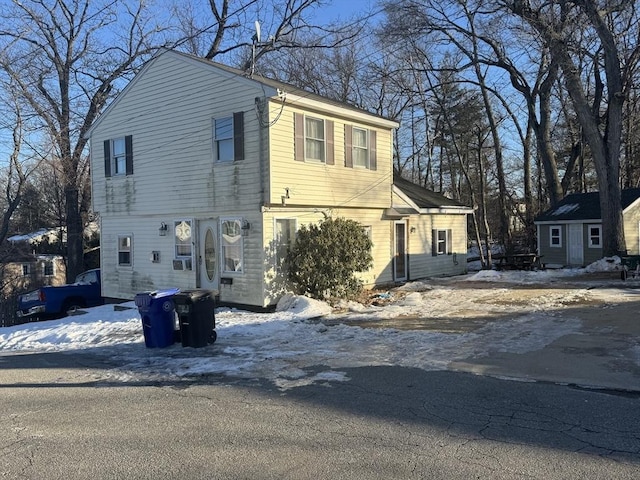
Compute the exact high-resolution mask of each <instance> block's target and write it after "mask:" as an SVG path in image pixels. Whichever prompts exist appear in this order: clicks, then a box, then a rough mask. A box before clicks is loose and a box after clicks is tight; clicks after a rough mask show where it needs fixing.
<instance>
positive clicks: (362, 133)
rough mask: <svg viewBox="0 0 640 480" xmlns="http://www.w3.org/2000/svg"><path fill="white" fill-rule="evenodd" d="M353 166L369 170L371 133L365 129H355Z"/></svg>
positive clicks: (352, 146) (352, 145)
mask: <svg viewBox="0 0 640 480" xmlns="http://www.w3.org/2000/svg"><path fill="white" fill-rule="evenodd" d="M351 142H352V144H351V149H352V151H351V154H352V155H353V166H354V167H363V168H369V132H368V130H365V129H364V128H357V127H353V130H352V137H351Z"/></svg>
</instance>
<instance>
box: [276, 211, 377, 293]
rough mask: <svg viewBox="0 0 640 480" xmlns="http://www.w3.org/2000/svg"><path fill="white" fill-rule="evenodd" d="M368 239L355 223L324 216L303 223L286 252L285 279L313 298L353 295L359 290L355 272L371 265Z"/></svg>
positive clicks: (297, 289) (360, 288)
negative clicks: (318, 222) (286, 276)
mask: <svg viewBox="0 0 640 480" xmlns="http://www.w3.org/2000/svg"><path fill="white" fill-rule="evenodd" d="M372 264H373V257H372V256H371V239H369V236H368V235H367V233H366V231H365V229H364V228H363V227H362V225H360V224H359V223H358V222H356V221H354V220H348V219H344V218H337V219H332V218H327V219H325V220H323V221H322V222H321V223H320V224H318V225H303V226H302V227H301V228H300V229H299V230H298V232H297V234H296V240H295V243H294V244H293V246H292V247H291V249H290V250H289V252H288V254H287V267H288V268H287V271H288V278H289V280H290V281H291V282H292V284H293V286H294V288H295V289H296V293H298V294H301V295H310V296H311V297H313V298H317V299H325V298H328V297H341V298H353V297H355V296H356V295H358V294H359V293H360V292H361V291H362V281H361V280H360V279H358V278H356V277H355V273H356V272H364V271H366V270H368V269H369V268H371V266H372Z"/></svg>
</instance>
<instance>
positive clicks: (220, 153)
mask: <svg viewBox="0 0 640 480" xmlns="http://www.w3.org/2000/svg"><path fill="white" fill-rule="evenodd" d="M213 155H214V157H215V160H216V161H218V162H233V161H234V160H242V159H243V158H244V112H235V113H233V114H232V115H227V116H225V117H220V118H214V119H213Z"/></svg>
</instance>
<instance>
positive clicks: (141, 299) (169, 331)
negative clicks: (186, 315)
mask: <svg viewBox="0 0 640 480" xmlns="http://www.w3.org/2000/svg"><path fill="white" fill-rule="evenodd" d="M179 291H180V290H179V289H178V288H169V289H166V290H155V291H153V292H142V293H138V294H136V297H135V304H136V306H137V307H138V312H140V317H142V333H143V334H144V344H145V346H146V347H147V348H164V347H169V346H171V345H173V343H174V341H175V336H174V330H175V305H174V303H173V296H174V295H175V294H176V293H178V292H179Z"/></svg>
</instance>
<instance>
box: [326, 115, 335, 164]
mask: <svg viewBox="0 0 640 480" xmlns="http://www.w3.org/2000/svg"><path fill="white" fill-rule="evenodd" d="M325 126H326V130H327V131H326V148H327V151H326V152H325V163H326V164H327V165H333V164H334V163H336V162H335V152H334V150H333V148H334V146H333V121H331V120H325Z"/></svg>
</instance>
